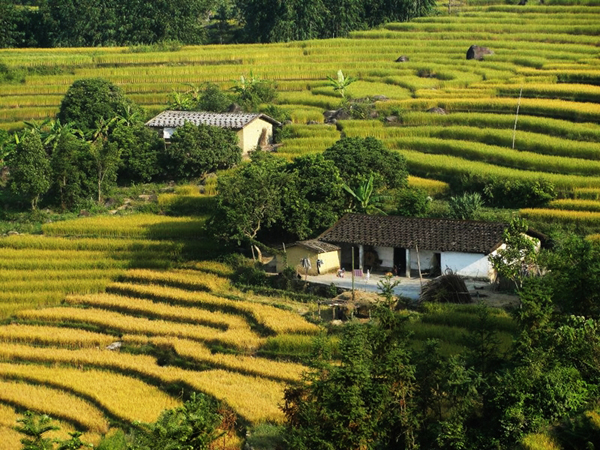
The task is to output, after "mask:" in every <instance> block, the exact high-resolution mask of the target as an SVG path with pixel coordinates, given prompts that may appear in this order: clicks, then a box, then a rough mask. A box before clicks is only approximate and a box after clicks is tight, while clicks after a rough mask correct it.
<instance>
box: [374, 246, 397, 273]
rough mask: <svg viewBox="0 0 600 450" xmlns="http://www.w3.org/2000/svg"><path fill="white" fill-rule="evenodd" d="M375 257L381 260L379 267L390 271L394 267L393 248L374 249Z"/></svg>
mask: <svg viewBox="0 0 600 450" xmlns="http://www.w3.org/2000/svg"><path fill="white" fill-rule="evenodd" d="M374 249H375V251H376V252H377V256H379V259H380V260H381V267H384V268H386V269H391V268H392V267H394V248H393V247H374Z"/></svg>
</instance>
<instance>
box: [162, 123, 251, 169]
mask: <svg viewBox="0 0 600 450" xmlns="http://www.w3.org/2000/svg"><path fill="white" fill-rule="evenodd" d="M164 157H165V161H164V164H163V165H164V169H165V174H166V176H168V177H173V178H175V179H188V180H189V179H192V178H199V177H202V176H203V175H205V174H207V173H210V172H214V171H216V170H219V169H227V168H230V167H233V166H234V165H236V164H239V162H240V161H241V158H242V151H241V149H240V147H239V146H238V137H237V135H236V134H235V132H233V131H231V130H228V129H225V128H220V127H213V126H209V125H199V126H196V125H194V124H192V123H189V122H186V123H185V124H184V125H183V126H182V127H179V128H177V131H176V132H175V133H174V134H173V136H172V137H171V144H170V145H169V146H167V148H166V149H165V151H164Z"/></svg>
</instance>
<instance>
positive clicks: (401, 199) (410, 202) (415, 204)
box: [396, 187, 431, 217]
mask: <svg viewBox="0 0 600 450" xmlns="http://www.w3.org/2000/svg"><path fill="white" fill-rule="evenodd" d="M396 204H397V205H398V209H396V214H397V215H399V216H404V217H424V216H426V215H427V211H429V207H430V206H431V197H429V195H427V192H426V191H424V190H423V189H419V188H414V187H407V188H404V189H401V190H400V191H398V193H397V194H396Z"/></svg>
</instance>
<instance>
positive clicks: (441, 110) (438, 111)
mask: <svg viewBox="0 0 600 450" xmlns="http://www.w3.org/2000/svg"><path fill="white" fill-rule="evenodd" d="M427 112H428V113H431V114H441V115H442V116H445V115H446V110H445V109H444V108H440V107H439V106H436V107H435V108H431V109H428V110H427Z"/></svg>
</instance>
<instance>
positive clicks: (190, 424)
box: [130, 393, 227, 450]
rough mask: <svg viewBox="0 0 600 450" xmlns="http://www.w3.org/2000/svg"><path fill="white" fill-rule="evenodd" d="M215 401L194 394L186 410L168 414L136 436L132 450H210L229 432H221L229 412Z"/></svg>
mask: <svg viewBox="0 0 600 450" xmlns="http://www.w3.org/2000/svg"><path fill="white" fill-rule="evenodd" d="M219 408H220V405H219V404H218V403H217V402H216V401H215V400H213V399H212V398H210V397H208V396H206V395H204V394H197V393H192V395H191V397H190V399H189V400H188V401H186V402H185V403H184V404H183V405H182V406H180V407H178V408H175V409H171V410H167V411H164V412H163V413H162V414H161V415H160V417H159V418H158V420H157V421H156V423H154V424H149V425H145V426H144V432H142V433H139V434H137V435H136V437H135V439H134V443H133V444H132V445H131V446H130V448H131V449H132V450H164V449H178V450H179V449H180V450H208V449H209V448H211V443H213V442H214V441H215V440H217V439H218V438H219V437H221V436H222V435H223V434H225V433H226V432H227V430H219V429H218V427H219V426H220V425H221V423H222V422H223V419H224V413H225V411H224V410H223V411H218V410H219Z"/></svg>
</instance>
